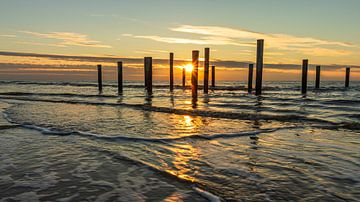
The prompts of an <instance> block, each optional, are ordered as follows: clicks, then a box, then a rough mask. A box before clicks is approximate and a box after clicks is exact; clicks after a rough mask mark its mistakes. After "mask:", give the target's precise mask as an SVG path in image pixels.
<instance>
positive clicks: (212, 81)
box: [211, 66, 215, 88]
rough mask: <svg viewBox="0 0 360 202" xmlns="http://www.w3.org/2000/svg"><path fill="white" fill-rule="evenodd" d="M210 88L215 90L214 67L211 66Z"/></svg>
mask: <svg viewBox="0 0 360 202" xmlns="http://www.w3.org/2000/svg"><path fill="white" fill-rule="evenodd" d="M211 87H213V88H215V66H211Z"/></svg>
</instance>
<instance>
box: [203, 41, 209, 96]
mask: <svg viewBox="0 0 360 202" xmlns="http://www.w3.org/2000/svg"><path fill="white" fill-rule="evenodd" d="M209 68H210V48H205V61H204V93H205V94H207V93H209Z"/></svg>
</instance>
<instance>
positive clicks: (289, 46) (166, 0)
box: [0, 0, 360, 80]
mask: <svg viewBox="0 0 360 202" xmlns="http://www.w3.org/2000/svg"><path fill="white" fill-rule="evenodd" d="M0 13H1V18H0V44H1V46H0V79H17V78H18V79H26V78H31V79H34V78H35V79H36V78H37V76H36V75H40V76H38V77H39V78H38V79H41V78H43V77H46V78H49V76H50V78H51V76H52V77H54V78H55V77H56V78H57V79H61V78H62V79H66V78H69V79H70V78H73V77H77V78H80V79H93V78H95V77H93V75H94V74H93V67H94V66H95V65H96V64H97V63H99V62H102V59H101V58H103V57H109V58H113V59H114V60H116V58H119V59H123V60H125V59H127V62H128V63H125V64H124V65H125V66H126V68H127V70H128V71H127V75H125V79H126V78H128V79H135V80H141V79H142V76H141V71H140V70H139V69H141V68H142V61H141V60H142V58H143V57H145V56H151V57H153V58H154V59H158V60H159V63H155V64H154V68H157V69H158V71H155V72H157V73H158V75H155V76H156V78H157V79H159V80H166V79H167V77H168V75H167V73H168V69H167V68H168V67H167V63H166V59H167V58H168V57H169V52H174V53H175V58H176V59H177V60H178V62H177V67H178V70H180V68H181V67H182V66H183V65H185V63H186V61H187V60H189V59H190V57H191V51H192V50H200V51H201V56H202V55H203V50H204V48H205V47H210V48H211V60H212V63H213V64H216V65H217V67H218V69H219V73H220V75H221V76H220V77H218V78H219V79H223V80H237V79H239V80H241V79H242V80H244V79H246V71H247V69H246V68H247V64H248V63H253V62H254V61H255V57H256V56H255V51H256V40H257V39H264V40H265V53H264V62H265V63H266V64H268V66H267V67H268V68H265V70H264V74H265V78H264V79H268V80H298V78H299V75H300V65H301V63H302V60H303V59H309V62H310V64H311V65H312V66H311V68H310V78H311V77H312V76H313V68H312V67H314V66H315V65H322V66H324V68H323V74H324V79H325V80H341V79H343V74H344V68H345V67H346V66H351V67H352V74H351V75H352V79H354V80H360V68H359V66H360V27H359V26H358V19H360V1H359V0H312V1H310V0H302V1H299V0H196V1H189V0H181V1H179V0H152V1H149V0H103V1H98V0H61V1H58V0H16V1H14V0H0ZM19 53H21V54H19ZM34 54H40V55H41V56H40V57H39V56H36V55H35V56H34ZM44 55H46V57H45V56H44ZM53 55H54V56H53ZM58 55H63V56H72V57H67V58H58V57H56V56H58ZM79 56H87V57H86V58H82V57H79ZM89 57H90V58H89ZM104 65H106V66H108V67H109V69H110V70H112V71H113V70H114V67H115V65H116V63H114V62H113V61H112V60H107V61H105V62H104ZM297 65H298V66H297ZM177 72H180V71H177ZM124 73H126V72H124ZM69 74H71V75H72V76H69ZM26 75H27V76H26ZM66 76H68V77H66ZM40 77H41V78H40ZM109 78H110V79H113V77H109Z"/></svg>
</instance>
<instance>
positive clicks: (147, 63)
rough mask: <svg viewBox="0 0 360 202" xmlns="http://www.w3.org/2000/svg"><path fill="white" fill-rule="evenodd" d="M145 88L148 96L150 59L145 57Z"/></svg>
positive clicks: (150, 91) (149, 88)
mask: <svg viewBox="0 0 360 202" xmlns="http://www.w3.org/2000/svg"><path fill="white" fill-rule="evenodd" d="M144 61H145V88H146V90H147V93H148V95H151V94H152V57H145V60H144Z"/></svg>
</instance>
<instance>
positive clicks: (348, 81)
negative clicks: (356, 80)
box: [345, 67, 350, 88]
mask: <svg viewBox="0 0 360 202" xmlns="http://www.w3.org/2000/svg"><path fill="white" fill-rule="evenodd" d="M349 86H350V67H347V68H346V75H345V87H346V88H348V87H349Z"/></svg>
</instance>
